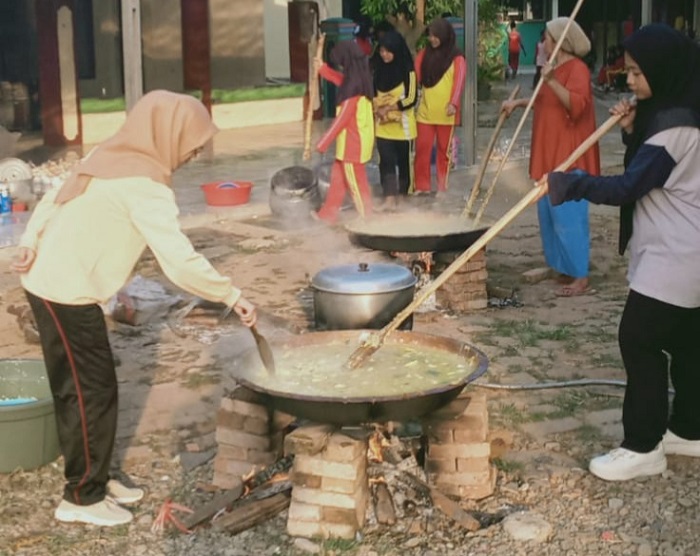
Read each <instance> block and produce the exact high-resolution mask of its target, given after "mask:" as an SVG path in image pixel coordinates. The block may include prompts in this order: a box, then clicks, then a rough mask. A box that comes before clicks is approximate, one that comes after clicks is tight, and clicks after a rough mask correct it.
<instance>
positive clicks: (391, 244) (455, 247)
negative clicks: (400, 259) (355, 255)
mask: <svg viewBox="0 0 700 556" xmlns="http://www.w3.org/2000/svg"><path fill="white" fill-rule="evenodd" d="M446 219H451V220H453V221H457V217H450V216H448V215H443V214H437V213H425V212H416V213H397V214H391V213H386V214H382V215H381V216H378V217H377V219H376V220H374V221H372V220H368V221H366V222H363V221H362V220H355V221H353V222H350V223H348V224H347V225H346V226H345V229H346V230H347V232H348V235H349V238H350V241H351V242H352V243H354V244H355V245H360V246H362V247H366V248H368V249H374V250H376V251H387V252H393V251H398V252H403V253H422V252H425V251H438V252H441V251H464V250H465V249H467V248H468V247H469V246H470V245H471V244H472V243H474V242H475V241H476V240H477V239H479V237H481V235H482V234H483V233H484V232H486V230H487V229H488V227H480V228H476V229H473V228H471V225H470V222H469V221H468V220H466V219H463V220H462V221H463V224H464V225H463V226H461V227H453V229H449V228H448V229H440V228H439V223H440V222H444V221H445V220H446ZM377 221H379V222H381V227H378V226H377V225H376V222H377ZM411 221H413V222H411ZM426 222H428V223H429V222H435V223H436V227H435V229H431V226H430V225H429V224H428V225H426ZM412 224H415V226H413V225H412Z"/></svg>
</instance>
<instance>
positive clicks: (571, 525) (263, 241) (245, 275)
mask: <svg viewBox="0 0 700 556" xmlns="http://www.w3.org/2000/svg"><path fill="white" fill-rule="evenodd" d="M606 141H607V143H606V145H609V147H608V148H609V149H610V151H611V152H613V151H615V150H616V149H617V150H619V148H620V147H619V144H618V143H617V140H616V138H614V137H609V138H608V139H606ZM293 148H294V146H292V147H291V148H290V149H288V150H287V151H284V152H282V153H281V154H280V156H281V157H282V158H284V157H285V156H288V155H289V153H290V151H291V150H293ZM251 156H254V155H251ZM292 158H293V157H292ZM216 162H217V160H215V163H216ZM618 164H619V161H617V158H615V157H613V158H611V162H610V163H609V164H608V165H607V168H606V171H608V172H611V171H615V170H616V169H619V167H618V166H617V165H618ZM207 171H209V170H207V167H206V166H205V165H200V166H196V167H194V168H193V169H191V170H190V174H189V176H191V179H192V180H195V179H199V178H200V177H201V176H202V175H203V174H205V173H206V172H207ZM263 173H264V172H263ZM192 176H196V178H195V177H192ZM188 179H190V178H188ZM452 179H453V180H454V181H453V184H457V185H456V186H453V188H452V192H451V194H450V195H449V197H448V198H446V199H441V200H439V201H437V200H432V199H430V200H422V201H421V202H420V203H419V202H417V201H411V203H410V207H411V208H412V209H413V210H416V211H417V213H418V214H419V213H420V212H421V211H425V210H434V211H443V212H446V213H450V214H457V213H459V212H460V211H461V209H462V208H463V203H464V201H463V193H464V191H465V190H466V189H467V188H468V184H469V183H471V182H470V180H471V179H472V177H471V176H470V175H469V174H468V173H464V172H455V175H454V176H453V177H452ZM506 181H507V184H506V185H505V186H504V188H503V189H502V190H501V191H500V193H499V195H498V196H497V198H495V199H494V201H493V205H492V206H490V209H489V213H490V214H489V217H490V219H491V220H490V221H493V219H494V218H496V217H498V216H499V215H500V214H502V213H503V212H504V211H505V209H507V208H508V207H510V206H512V205H513V204H514V203H515V201H517V199H518V198H519V197H520V195H522V194H523V193H524V192H525V191H527V187H529V185H528V180H527V178H526V176H525V169H524V166H523V165H522V164H520V165H515V166H514V167H513V170H512V176H511V177H510V178H507V180H506ZM200 183H201V181H200ZM258 209H259V210H258ZM258 209H256V210H250V211H249V212H246V213H242V212H239V213H236V212H235V211H233V212H227V213H215V214H209V215H208V216H207V217H206V218H205V217H202V216H201V215H199V216H197V215H193V216H192V217H191V218H189V219H187V220H185V221H184V225H185V228H186V233H187V234H188V236H189V237H190V238H191V239H192V241H193V243H194V244H195V246H196V248H197V249H198V250H199V251H201V252H202V253H203V254H204V255H205V256H207V257H208V258H209V259H210V260H211V261H212V262H213V264H214V265H215V266H216V267H217V268H218V269H219V270H220V271H221V272H223V273H225V274H228V275H230V276H232V277H233V280H234V283H235V284H236V285H238V286H239V287H241V289H242V290H243V291H244V292H245V295H246V296H247V297H249V298H250V299H251V300H252V301H253V302H255V303H257V304H258V306H259V307H260V309H261V312H262V316H261V323H260V329H261V331H262V332H263V333H264V334H266V335H267V336H269V337H270V339H272V340H273V341H274V340H275V339H278V338H281V337H283V336H285V335H288V334H292V333H303V332H308V331H310V330H312V329H313V314H312V310H313V305H312V300H313V299H312V298H313V296H312V292H311V289H310V287H309V282H310V278H311V277H312V276H313V275H314V274H315V273H316V272H318V271H319V270H321V269H323V268H326V267H328V266H332V265H336V264H343V263H358V262H366V261H369V262H372V261H379V260H382V261H395V259H393V258H392V257H391V256H390V255H388V254H386V253H381V252H376V251H369V250H366V249H363V248H359V247H356V246H353V245H352V244H351V243H350V242H349V240H348V236H347V233H346V232H345V230H344V228H343V227H342V225H340V226H335V227H331V228H328V227H325V226H323V225H320V224H315V223H308V224H302V223H299V222H297V223H292V224H290V223H283V222H281V221H280V220H279V219H277V218H275V217H273V216H271V215H270V214H269V211H268V210H267V209H266V207H265V206H264V202H263V203H261V204H259V205H258ZM346 217H347V218H350V215H349V214H346ZM616 242H617V212H616V210H615V209H612V208H606V207H592V208H591V245H592V250H591V275H590V279H591V286H592V288H594V290H595V291H594V292H593V293H591V294H590V295H586V296H580V297H573V298H561V297H556V296H555V295H554V290H555V288H556V287H558V285H557V284H556V283H555V282H554V281H553V280H551V279H545V280H542V281H539V282H537V283H528V282H527V281H526V280H525V279H524V277H523V273H524V272H526V271H529V270H532V269H535V268H542V267H544V260H543V256H542V252H541V247H540V241H539V232H538V227H537V219H536V214H535V210H534V209H529V210H528V211H527V212H526V213H524V214H523V215H522V216H520V217H519V218H518V219H517V220H516V221H515V223H514V224H513V225H512V226H510V227H509V228H507V229H506V230H505V231H504V232H503V233H501V234H500V235H499V236H498V237H497V238H496V239H494V240H493V242H492V243H491V244H490V245H489V246H488V248H487V269H488V273H489V278H488V288H489V292H490V297H491V301H492V304H491V305H492V306H491V307H489V308H488V309H485V310H483V311H478V312H474V313H471V314H452V313H449V312H447V311H443V310H441V309H440V308H439V307H437V308H435V307H433V308H430V307H429V308H427V309H425V308H424V309H423V310H421V311H420V312H418V313H417V314H416V316H415V320H414V330H416V331H420V332H426V333H433V334H436V335H440V336H446V337H451V338H455V339H458V340H460V341H465V342H468V343H471V344H473V345H475V346H477V347H478V348H479V349H481V350H483V351H484V352H485V353H486V355H487V356H488V358H489V369H488V372H487V375H486V376H485V377H484V379H483V380H482V382H488V383H490V384H491V385H492V386H494V387H497V386H498V385H528V384H536V383H542V382H550V381H568V380H574V379H582V378H592V379H624V371H623V369H622V366H621V362H620V357H619V353H618V348H617V340H616V334H617V324H618V321H619V317H620V314H621V310H622V306H623V302H624V299H625V296H626V292H627V286H626V281H625V271H626V259H625V258H622V257H619V256H618V255H617V245H616ZM12 252H13V250H12V249H1V250H0V352H1V353H2V356H3V357H8V358H9V357H29V358H36V357H39V356H40V350H39V348H38V346H37V345H36V344H31V343H28V342H27V341H26V340H25V336H24V334H23V332H22V330H21V329H20V327H19V324H18V319H17V317H16V316H15V315H14V314H11V313H10V312H8V309H10V308H11V307H12V306H15V307H17V306H22V305H23V304H25V303H26V302H25V301H24V300H23V298H22V294H21V290H20V288H19V281H18V279H17V277H16V276H14V275H12V274H10V273H9V271H8V270H7V265H8V263H9V260H10V258H11V256H12ZM136 272H137V273H138V274H140V275H141V276H143V277H145V278H148V279H153V280H156V281H159V282H161V283H163V284H165V285H166V287H167V288H168V289H169V291H171V292H173V293H182V292H179V291H178V290H177V289H176V288H174V287H173V286H172V284H170V283H169V282H168V281H167V279H165V278H164V277H163V276H162V274H161V273H160V270H159V269H158V267H157V264H156V262H155V260H154V259H153V257H152V256H150V255H149V254H148V253H147V254H145V255H144V257H143V258H142V260H141V261H140V263H139V265H138V267H137V269H136ZM189 298H190V297H189V296H187V295H186V294H183V299H184V300H187V299H189ZM514 301H517V303H514ZM499 302H500V305H501V306H497V305H499ZM173 315H174V313H173V312H171V313H170V314H169V315H168V316H167V317H164V318H162V319H157V320H156V321H154V322H151V323H149V324H146V325H143V326H137V327H131V326H128V325H125V324H121V323H115V322H112V321H110V324H109V327H110V335H111V339H112V341H113V345H114V351H115V356H116V358H117V362H118V377H119V382H120V396H121V398H120V399H121V400H122V402H121V407H120V416H119V427H120V432H119V435H118V444H117V453H116V454H115V467H118V468H119V469H120V470H121V471H123V472H125V473H127V474H128V475H129V476H130V477H131V478H132V479H133V480H134V481H135V482H136V483H139V484H142V485H144V486H146V487H147V489H148V491H149V496H148V497H147V499H146V500H145V501H144V502H143V503H141V504H140V505H139V506H138V507H137V508H136V509H135V515H136V520H135V522H134V523H133V524H132V525H130V526H129V527H121V528H116V529H114V530H100V529H98V528H90V527H85V528H84V527H67V526H62V525H61V526H57V525H56V523H55V522H54V521H53V519H52V512H53V508H54V507H55V505H56V504H57V503H58V501H59V498H60V484H61V476H60V475H61V470H62V463H61V461H60V459H59V461H57V462H55V463H52V464H49V465H47V466H45V467H42V468H41V469H39V470H35V471H27V472H25V471H22V470H17V471H16V472H13V473H10V474H5V475H0V510H1V512H0V513H1V514H2V515H3V519H2V523H0V555H3V556H4V555H5V554H7V555H9V554H13V555H15V554H27V555H30V554H31V555H40V554H41V555H43V554H68V553H72V554H81V555H82V554H122V553H123V554H168V555H169V554H188V555H189V554H195V555H196V554H208V555H216V554H222V555H224V554H226V555H233V556H235V555H237V554H241V555H244V554H290V555H296V554H303V553H308V552H313V550H311V548H309V547H308V546H306V547H302V546H300V545H299V543H297V542H296V541H295V540H294V539H290V538H289V537H287V536H286V535H285V533H284V516H281V517H279V518H277V519H275V520H272V521H271V522H270V523H269V524H267V525H266V526H260V527H258V528H256V529H254V530H253V531H251V532H248V533H246V534H242V535H239V536H238V537H237V538H225V537H218V536H215V535H210V534H209V533H206V532H203V533H202V534H201V535H195V536H193V537H187V538H186V540H184V539H185V537H179V534H172V533H171V534H169V535H166V536H165V537H159V536H157V535H154V534H152V533H151V532H150V526H151V524H152V521H153V517H154V516H155V513H156V512H157V510H158V508H159V506H160V504H161V503H162V502H163V501H164V500H165V499H166V498H167V497H172V498H173V499H174V500H176V501H180V502H182V503H188V504H190V505H196V504H197V503H201V502H202V501H204V500H206V499H207V496H209V494H208V493H207V491H206V489H203V488H202V487H203V485H208V484H210V482H211V479H212V468H211V461H210V460H209V461H208V463H202V464H201V465H197V466H194V467H190V468H186V466H185V465H184V463H183V462H184V460H185V459H186V458H185V456H187V455H188V454H189V457H191V456H192V455H193V454H194V455H197V454H202V455H203V458H202V459H203V461H206V458H205V457H204V455H206V454H209V457H210V456H211V453H213V450H215V448H216V443H215V441H214V437H213V431H214V427H215V412H216V409H217V408H218V402H219V399H220V398H221V396H222V395H223V393H224V391H225V390H226V388H228V387H230V386H231V385H232V383H233V382H232V377H231V376H230V362H231V359H232V358H235V357H237V355H238V354H240V352H241V351H242V350H243V349H247V348H249V347H250V346H251V345H252V339H251V338H250V336H249V334H248V333H247V331H246V330H244V329H242V328H241V327H240V326H237V325H236V324H235V323H232V324H228V325H226V326H216V325H214V324H212V322H213V321H212V320H211V319H209V320H207V319H206V318H204V319H200V320H196V321H187V320H185V321H182V322H179V323H178V322H176V321H175V320H174V316H173ZM470 388H475V389H476V388H479V387H477V386H470ZM485 391H486V392H487V394H488V407H489V418H490V425H491V430H492V432H493V433H494V434H496V435H497V436H498V437H499V438H501V439H502V443H501V447H500V448H499V450H498V452H497V453H496V454H495V456H496V457H494V463H495V465H496V466H497V467H498V469H499V475H498V483H497V489H496V492H495V494H494V496H493V497H490V498H489V499H487V500H485V501H482V502H479V503H468V502H464V504H465V507H469V508H470V509H473V510H481V511H492V512H495V511H497V510H499V508H500V509H502V508H504V507H516V506H517V507H522V508H527V509H528V510H529V511H531V512H536V513H537V514H538V515H539V516H541V517H542V518H543V519H544V520H545V521H546V522H548V523H549V524H550V525H551V527H552V529H553V532H552V533H551V534H550V535H549V537H548V540H547V541H546V542H544V543H543V544H538V545H535V544H534V541H518V540H514V539H512V538H511V537H509V535H508V534H507V533H506V532H505V531H504V530H503V529H502V528H501V527H500V525H493V526H491V527H489V528H488V529H485V530H484V531H481V532H479V533H478V534H466V533H465V532H459V531H457V530H455V528H454V527H450V525H449V524H443V525H444V526H441V527H437V528H435V527H433V528H432V529H431V528H430V527H428V526H426V528H424V529H422V530H420V531H418V533H416V530H415V529H409V527H408V526H407V524H406V522H405V521H400V523H399V524H398V525H397V526H395V527H394V528H384V529H382V528H381V527H378V526H374V527H372V528H370V530H368V531H366V534H365V536H364V537H362V538H358V539H357V540H356V541H352V542H348V543H337V542H336V543H334V542H332V541H323V540H317V541H315V543H316V544H315V545H314V546H316V547H317V548H318V550H317V551H316V552H317V553H322V554H341V553H342V554H361V555H364V556H373V555H380V554H399V553H402V554H410V555H414V554H415V555H421V556H431V555H441V554H454V555H457V554H511V553H514V554H553V555H554V554H557V555H558V554H571V555H578V554H640V555H642V554H647V555H651V554H664V555H669V556H670V555H672V554H673V555H680V554H688V555H690V554H700V529H699V528H698V526H697V523H696V517H695V516H696V512H695V509H696V508H697V504H698V503H700V498H699V495H698V489H697V486H698V483H697V477H698V472H699V471H700V463H699V462H697V461H695V460H692V459H690V458H680V457H679V458H669V460H670V461H669V471H668V472H667V473H665V474H664V476H663V477H654V478H650V479H646V480H639V481H632V482H630V483H626V484H606V483H604V482H603V481H599V480H597V479H595V478H594V477H591V476H590V475H589V474H588V473H587V471H585V470H586V468H587V461H588V460H589V459H590V457H591V456H593V455H595V454H597V453H600V452H602V451H605V450H608V449H610V448H612V447H614V446H616V445H617V444H618V443H619V441H620V439H621V436H622V430H621V423H620V416H621V405H622V397H621V396H622V392H623V390H622V389H621V388H617V387H610V386H589V387H584V388H557V389H549V390H543V389H533V390H514V391H509V390H500V389H495V388H491V389H486V390H485ZM435 519H437V518H435ZM413 537H416V538H418V539H420V540H419V541H418V542H415V541H414V540H412V539H413Z"/></svg>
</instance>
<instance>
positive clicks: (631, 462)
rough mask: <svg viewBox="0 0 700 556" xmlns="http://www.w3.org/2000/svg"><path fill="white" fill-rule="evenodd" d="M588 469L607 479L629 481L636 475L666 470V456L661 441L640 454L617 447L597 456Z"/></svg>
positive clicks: (656, 473) (642, 475)
mask: <svg viewBox="0 0 700 556" xmlns="http://www.w3.org/2000/svg"><path fill="white" fill-rule="evenodd" d="M588 469H589V470H590V472H591V473H593V474H594V475H595V476H596V477H600V478H601V479H604V480H606V481H627V480H629V479H634V478H635V477H644V476H647V475H658V474H660V473H663V472H664V471H666V456H665V454H664V447H663V444H662V443H661V442H659V444H658V446H656V448H654V449H653V450H652V451H651V452H649V453H647V454H640V453H639V452H633V451H632V450H628V449H626V448H616V449H614V450H612V451H611V452H608V453H607V454H605V455H602V456H598V457H595V458H593V459H592V460H591V463H590V464H589V465H588Z"/></svg>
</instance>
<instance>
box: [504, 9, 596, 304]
mask: <svg viewBox="0 0 700 556" xmlns="http://www.w3.org/2000/svg"><path fill="white" fill-rule="evenodd" d="M566 22H567V18H565V17H560V18H557V19H553V20H552V21H550V22H548V23H547V31H546V34H545V51H546V52H547V57H548V58H549V57H550V56H551V54H552V52H553V51H554V45H555V44H556V41H557V40H558V39H559V37H561V35H562V33H563V31H564V27H565V26H566ZM590 49H591V43H590V41H589V40H588V37H586V34H585V33H584V32H583V30H582V29H581V27H579V26H578V25H577V24H576V23H575V22H574V23H573V24H572V26H571V28H570V29H569V32H568V34H567V36H566V38H565V39H564V42H563V43H562V47H561V50H560V51H559V53H558V54H557V59H556V62H555V64H554V65H549V64H546V65H545V66H544V67H543V68H542V79H544V85H543V87H542V88H541V89H540V92H539V95H538V96H537V98H536V99H535V103H534V119H533V122H532V145H531V154H530V176H531V177H532V178H533V179H535V180H539V179H540V178H541V177H542V176H543V175H544V174H546V173H548V172H551V171H552V170H554V168H556V167H557V165H559V164H561V163H562V162H564V160H566V158H567V157H568V156H569V155H570V154H571V153H572V152H573V151H574V150H575V149H576V147H578V146H579V145H580V144H581V143H582V142H583V141H584V140H585V139H586V138H587V137H588V136H589V135H590V134H591V133H593V132H594V131H595V129H596V122H595V107H594V104H593V93H592V90H591V75H590V72H589V70H588V67H587V66H586V64H585V62H583V61H582V60H581V58H582V57H583V56H585V55H586V54H587V53H588V52H589V50H590ZM528 102H529V99H518V100H514V101H506V102H504V103H503V105H502V108H501V109H502V110H504V111H505V112H506V113H507V114H509V115H510V113H511V112H512V111H513V110H514V109H515V108H518V107H520V108H522V107H524V106H527V104H528ZM573 167H574V168H579V169H581V170H585V171H586V172H588V173H589V174H593V175H597V174H599V173H600V156H599V152H598V146H597V145H595V146H594V147H592V148H590V149H589V150H588V151H587V152H586V153H585V154H584V155H583V156H582V157H581V158H579V159H578V160H577V161H576V163H575V164H574V166H573ZM537 210H538V216H539V221H540V236H541V238H542V247H543V249H544V256H545V259H546V261H547V264H548V265H549V266H550V267H551V268H553V269H554V270H555V271H557V272H558V273H559V274H560V281H561V282H563V284H564V285H563V286H562V287H561V288H559V289H558V290H557V291H556V292H555V293H556V294H557V295H559V296H563V297H570V296H573V295H582V294H585V293H588V292H590V288H589V285H588V270H589V269H588V266H589V256H590V238H589V230H588V201H578V202H568V203H564V204H562V205H559V206H556V207H554V206H552V204H551V203H550V201H549V197H545V198H543V199H541V200H540V201H539V203H538V205H537Z"/></svg>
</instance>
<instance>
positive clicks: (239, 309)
mask: <svg viewBox="0 0 700 556" xmlns="http://www.w3.org/2000/svg"><path fill="white" fill-rule="evenodd" d="M233 310H234V311H235V312H236V314H237V315H238V318H240V319H241V322H242V323H243V324H244V325H245V326H247V327H248V328H250V327H251V326H253V325H254V324H255V323H256V322H257V320H258V312H257V310H256V308H255V305H253V304H252V303H251V302H250V301H248V300H247V299H246V298H245V297H243V296H241V297H239V298H238V301H236V304H235V305H234V306H233Z"/></svg>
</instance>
